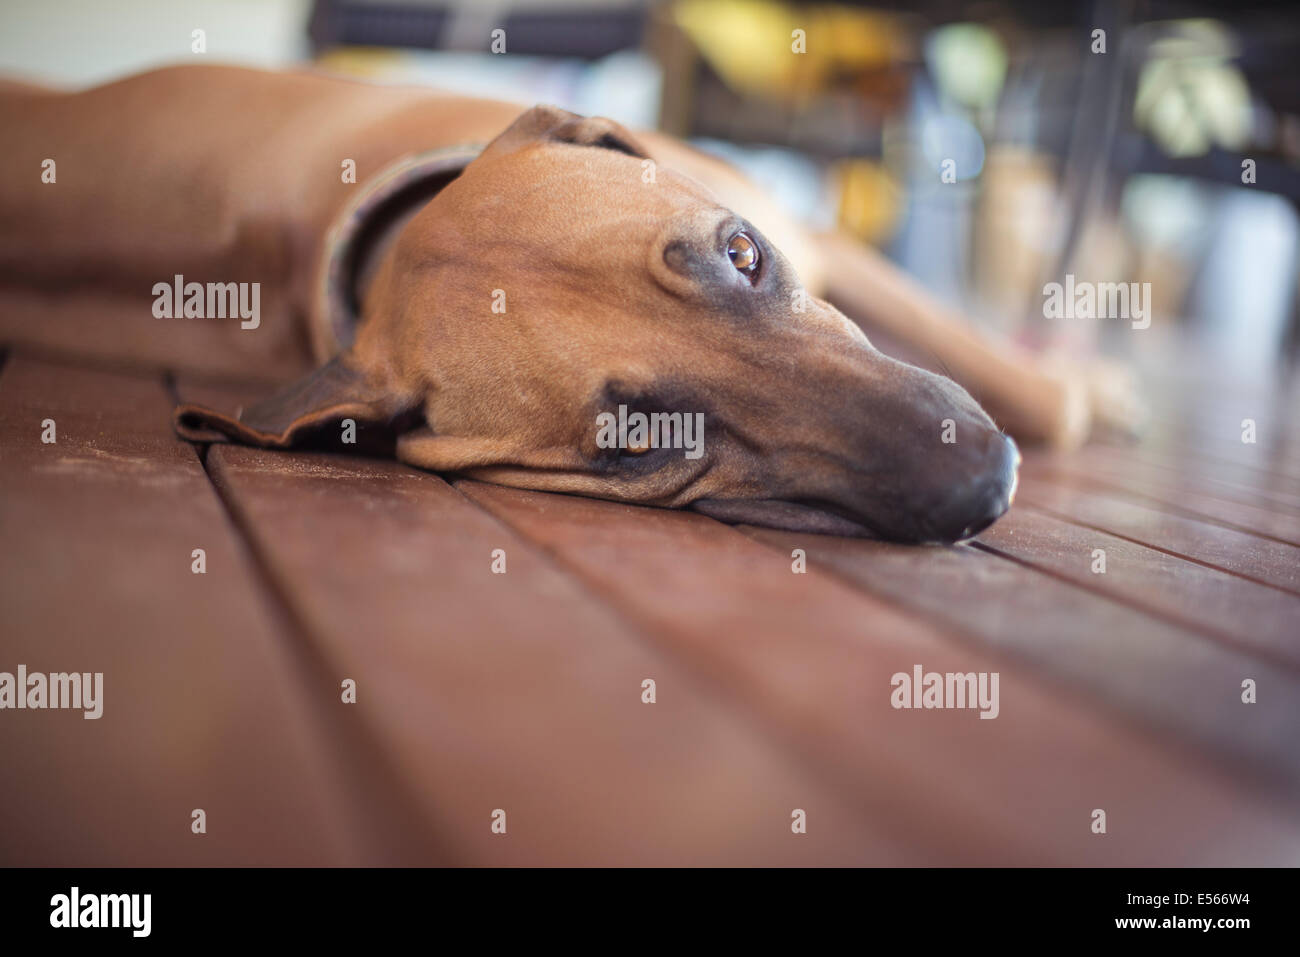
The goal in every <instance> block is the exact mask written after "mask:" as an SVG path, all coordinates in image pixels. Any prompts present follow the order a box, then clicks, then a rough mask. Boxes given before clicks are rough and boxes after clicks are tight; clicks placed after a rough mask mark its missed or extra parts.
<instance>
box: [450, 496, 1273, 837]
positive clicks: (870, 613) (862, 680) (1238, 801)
mask: <svg viewBox="0 0 1300 957" xmlns="http://www.w3.org/2000/svg"><path fill="white" fill-rule="evenodd" d="M458 487H459V488H462V489H463V490H464V491H465V492H466V494H467V495H469V496H470V497H471V498H472V499H473V500H474V501H476V502H479V503H481V504H482V505H484V507H486V508H489V509H491V510H492V511H493V512H494V513H495V514H497V515H499V516H501V517H502V518H503V520H505V521H506V522H508V523H509V524H510V525H511V526H512V527H514V528H516V529H518V530H519V531H520V533H521V534H523V535H525V536H526V537H528V538H529V539H530V540H532V541H535V542H537V543H538V544H539V545H541V546H543V547H544V548H546V549H547V550H548V551H549V552H551V553H552V554H554V555H556V556H557V558H559V559H560V560H561V561H563V562H564V563H565V565H566V566H568V567H570V568H572V569H573V570H574V571H575V572H576V573H577V574H579V575H581V576H582V577H583V579H584V580H585V581H587V582H588V583H589V584H590V585H591V586H592V587H593V588H595V589H597V590H599V591H600V592H601V593H603V594H608V595H609V596H610V597H611V600H614V601H616V602H618V603H619V604H620V605H622V606H623V607H625V608H626V609H627V610H628V613H629V614H632V615H635V616H636V617H637V618H638V620H641V621H644V622H646V623H647V625H649V626H651V627H653V628H654V630H655V633H656V635H658V636H659V640H660V641H661V642H663V644H664V647H665V648H667V649H669V650H670V651H671V653H673V654H674V655H675V656H677V657H678V658H680V659H683V660H689V661H691V662H694V663H695V665H696V667H698V668H700V669H701V670H702V671H703V672H704V673H705V674H706V676H707V677H708V679H709V680H711V681H712V682H713V683H714V684H715V686H717V687H718V689H719V693H727V694H730V695H734V696H735V697H736V698H737V699H739V700H740V701H743V702H744V703H745V706H746V707H747V708H748V709H749V711H750V712H751V713H752V714H753V715H754V718H755V720H756V721H758V722H759V724H760V725H761V726H762V727H764V728H766V729H767V732H768V733H769V734H772V735H778V736H781V737H784V738H786V739H787V740H789V741H791V742H792V743H794V744H795V745H796V746H797V747H799V748H800V750H801V751H803V752H804V753H806V754H808V755H809V756H810V757H811V758H814V759H815V760H817V761H819V762H821V763H822V764H823V765H825V766H826V767H827V768H828V769H838V771H839V773H840V774H841V775H842V778H843V781H844V786H845V787H846V788H848V789H850V790H851V793H853V794H854V795H855V797H856V800H858V801H859V802H860V804H861V805H862V806H863V807H864V808H867V809H870V810H871V811H872V813H873V814H874V815H876V816H887V817H888V818H889V819H891V820H893V821H895V822H896V823H897V825H898V826H899V827H900V828H904V829H906V830H908V831H910V830H912V829H914V828H915V827H916V826H917V824H918V823H919V824H920V825H921V826H922V827H923V828H925V829H926V830H927V831H928V833H929V835H930V837H931V839H939V840H941V841H942V843H943V845H944V846H945V847H946V848H947V849H948V853H949V860H950V861H952V862H959V861H963V860H970V859H979V860H982V861H984V862H985V863H1009V862H1026V861H1040V862H1041V861H1052V860H1064V859H1069V860H1073V861H1076V862H1093V863H1101V862H1106V863H1118V862H1130V863H1132V862H1139V861H1140V862H1146V863H1154V862H1163V863H1174V862H1188V861H1202V862H1204V861H1211V860H1220V861H1221V860H1227V859H1236V860H1245V859H1254V860H1277V859H1281V858H1280V857H1278V856H1275V855H1283V856H1284V855H1287V854H1294V840H1295V831H1294V829H1293V828H1292V826H1291V825H1290V824H1289V823H1283V822H1284V820H1285V816H1284V814H1283V812H1281V811H1280V810H1279V806H1278V805H1277V804H1275V803H1272V802H1271V801H1270V800H1268V799H1262V798H1261V799H1255V798H1250V797H1248V796H1247V794H1246V793H1245V792H1240V791H1238V790H1237V789H1236V787H1235V785H1233V784H1232V783H1231V779H1230V778H1229V777H1228V776H1226V775H1220V774H1219V773H1217V772H1214V771H1212V770H1210V769H1209V768H1208V767H1207V766H1206V765H1205V764H1204V763H1203V762H1200V761H1196V760H1191V761H1184V760H1183V759H1181V758H1176V757H1173V756H1171V755H1170V754H1167V753H1165V752H1163V751H1161V750H1160V749H1158V748H1156V747H1153V746H1151V745H1150V743H1149V742H1146V741H1144V740H1142V739H1141V738H1139V737H1138V736H1135V735H1133V734H1130V733H1128V732H1127V731H1126V730H1124V729H1123V728H1122V727H1121V726H1119V725H1117V724H1115V723H1113V722H1110V721H1107V720H1100V719H1098V717H1097V715H1096V714H1094V713H1091V712H1089V711H1088V710H1086V709H1081V708H1079V707H1077V706H1076V705H1075V704H1074V703H1066V702H1065V700H1064V699H1063V698H1062V696H1061V695H1060V694H1059V692H1057V690H1056V689H1055V688H1054V687H1052V686H1051V685H1050V684H1044V683H1041V682H1039V681H1037V680H1036V679H1034V678H1033V677H1031V676H1030V675H1029V674H1027V673H1026V671H1025V670H1023V669H1021V668H1019V667H1017V665H1016V664H1015V663H1014V662H1013V661H1012V660H1011V659H1010V656H1007V655H1003V654H998V653H992V652H990V651H989V650H988V649H982V648H978V647H972V646H971V645H970V644H968V643H964V642H962V641H959V640H954V639H953V637H952V636H951V633H950V632H948V631H946V630H941V629H937V628H935V627H934V626H932V625H931V624H928V623H926V622H925V621H922V620H919V619H918V618H916V617H915V616H910V615H908V614H906V613H903V612H901V611H899V610H897V609H895V608H892V607H890V606H888V605H886V604H884V603H882V602H880V601H878V600H875V599H873V598H871V597H869V596H867V595H864V594H861V593H859V592H857V591H855V590H854V589H852V588H850V587H848V586H847V585H844V584H841V583H840V582H839V581H837V580H835V579H833V578H830V577H828V576H826V575H824V574H822V573H820V572H818V571H814V572H810V573H808V574H805V575H798V574H794V573H792V570H791V558H790V549H789V548H787V547H786V546H787V545H788V544H789V542H785V541H783V543H782V548H781V550H780V551H777V550H773V549H770V548H769V547H767V546H766V545H763V544H761V543H759V542H756V541H753V540H751V539H749V538H747V537H746V536H744V535H742V534H741V533H740V532H738V531H737V530H736V529H732V528H729V527H726V526H723V525H721V524H719V523H717V522H714V521H712V520H710V519H707V518H705V517H703V516H701V515H697V514H691V513H683V512H669V511H658V510H650V511H647V510H645V509H639V508H634V507H629V506H622V505H617V504H613V503H607V502H598V501H592V500H588V499H580V498H572V497H564V496H553V495H542V494H539V493H532V492H523V491H516V490H511V489H503V488H499V487H495V486H489V485H483V484H479V483H471V482H462V483H458ZM772 534H774V535H775V534H778V533H772ZM825 541H826V542H828V543H834V544H843V545H845V546H846V547H849V546H852V545H854V544H858V543H854V542H851V541H849V540H840V539H826V540H825ZM902 551H903V552H907V553H910V554H913V555H916V556H919V558H920V560H922V561H924V559H925V558H926V557H927V556H930V557H934V556H937V555H941V554H943V553H944V551H943V550H927V549H906V548H905V549H902ZM813 554H814V551H813V550H810V551H809V557H810V559H812V556H813ZM982 558H983V559H985V560H986V562H985V563H986V564H994V563H996V561H997V560H996V559H993V558H992V557H990V556H982ZM813 561H814V563H815V559H814V560H813ZM1006 564H1008V565H1010V563H1006ZM1010 567H1014V566H1010ZM993 594H994V596H995V597H996V598H997V599H998V600H1003V599H1004V598H1005V595H1002V594H998V593H996V592H995V593H993ZM958 600H959V599H958ZM917 663H920V664H922V665H923V666H924V667H925V668H926V669H927V670H931V669H932V670H935V671H940V672H947V671H954V672H967V671H980V670H996V671H999V672H1000V673H1001V696H1002V701H1003V702H1004V710H1003V712H1002V714H1001V715H1000V716H999V717H998V718H997V719H996V720H992V721H985V720H980V719H978V718H977V717H976V715H975V714H974V713H972V712H970V711H913V710H897V709H894V708H892V707H891V706H890V703H889V691H890V679H891V676H892V675H893V674H895V673H897V672H900V671H903V672H910V671H911V669H912V667H913V665H914V664H917ZM1113 676H1114V675H1113V673H1112V677H1113ZM1257 800H1258V803H1256V801H1257ZM1243 802H1244V803H1243ZM1248 806H1249V808H1250V809H1249V810H1248V809H1247V808H1248ZM1095 807H1109V808H1122V809H1123V810H1122V812H1120V816H1121V817H1122V819H1123V820H1125V821H1126V822H1127V824H1126V830H1125V836H1124V839H1123V841H1115V842H1099V841H1095V840H1092V839H1091V838H1092V835H1091V834H1090V833H1089V832H1088V829H1087V827H1086V825H1084V826H1080V825H1081V824H1082V822H1083V821H1086V819H1087V815H1088V814H1089V813H1090V811H1091V809H1092V808H1095ZM1080 815H1081V816H1080ZM1205 819H1214V820H1221V821H1225V822H1230V826H1227V827H1225V829H1224V831H1223V834H1225V835H1226V834H1228V833H1231V834H1232V835H1234V837H1233V838H1231V839H1225V840H1223V841H1222V842H1221V841H1220V839H1219V838H1217V837H1214V836H1211V835H1209V834H1208V833H1206V832H1205V831H1204V829H1203V828H1202V827H1201V826H1200V825H1199V824H1197V823H1195V822H1196V821H1198V820H1205ZM1177 835H1182V837H1181V838H1180V837H1178V836H1177ZM1221 836H1222V835H1221ZM1238 840H1240V841H1241V842H1243V843H1241V844H1238V843H1237V841H1238ZM1275 841H1278V842H1280V843H1274V842H1275ZM1247 846H1249V848H1250V850H1246V847H1247Z"/></svg>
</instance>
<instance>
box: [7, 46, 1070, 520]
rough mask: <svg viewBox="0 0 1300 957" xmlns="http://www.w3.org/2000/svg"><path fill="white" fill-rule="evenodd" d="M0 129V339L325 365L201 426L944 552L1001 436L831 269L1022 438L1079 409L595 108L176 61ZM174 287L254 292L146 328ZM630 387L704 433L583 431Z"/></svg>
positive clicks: (1003, 444)
mask: <svg viewBox="0 0 1300 957" xmlns="http://www.w3.org/2000/svg"><path fill="white" fill-rule="evenodd" d="M0 122H3V124H4V126H5V128H6V129H7V130H8V131H9V132H10V138H11V140H13V141H15V145H14V146H13V147H12V148H10V149H9V150H7V151H5V153H4V154H3V156H2V157H0V172H2V173H3V175H2V176H0V210H2V211H3V221H4V223H5V224H6V225H5V227H4V229H3V232H2V233H0V306H2V308H0V315H3V316H4V319H3V331H4V334H5V337H6V339H8V340H9V341H17V342H26V343H35V344H40V345H43V346H46V347H51V346H53V347H56V348H59V349H61V350H63V351H75V352H78V353H80V354H83V355H84V354H90V355H96V356H106V357H114V358H118V359H120V358H123V357H126V358H129V359H131V360H132V361H134V362H137V363H151V364H157V365H165V366H167V367H172V368H188V369H200V370H209V371H224V372H231V371H235V372H241V373H262V374H266V375H274V376H282V375H286V374H289V373H292V372H298V371H301V370H302V366H303V362H304V359H305V357H306V356H307V355H308V354H310V353H314V355H315V356H316V358H317V359H318V360H321V361H324V360H328V361H325V364H324V365H323V366H322V367H321V368H319V369H318V370H317V371H315V372H312V373H310V374H309V375H307V376H306V377H305V378H304V379H302V380H301V381H299V382H298V383H296V384H295V385H293V386H291V387H289V388H287V389H285V390H283V391H281V392H280V393H278V394H277V395H275V396H274V397H272V398H271V399H269V400H267V401H265V402H263V403H260V404H258V405H256V406H254V407H253V408H250V409H248V410H245V411H244V412H243V413H242V414H239V415H236V416H230V415H226V414H223V413H220V412H217V411H213V410H208V409H200V408H197V407H183V408H181V409H179V410H178V415H177V423H178V429H179V431H180V432H181V434H182V435H185V436H187V437H190V438H194V439H209V440H210V439H213V438H221V437H224V438H229V439H233V440H235V441H240V442H246V443H250V444H256V445H261V446H267V447H292V446H296V445H303V444H310V443H316V444H319V443H320V442H321V441H322V440H323V441H325V442H326V443H327V444H329V445H331V447H338V446H339V441H340V439H339V437H340V435H341V434H343V433H342V429H343V428H344V427H345V426H347V425H351V426H352V427H353V428H354V429H355V430H358V431H360V432H361V433H363V434H365V435H367V436H370V437H372V438H373V437H374V436H376V435H384V436H390V437H391V438H392V439H393V440H394V441H395V443H396V446H395V447H396V454H397V456H398V457H399V458H400V459H402V460H403V461H406V462H409V463H412V464H414V465H418V466H421V467H424V468H428V469H433V470H437V471H446V472H458V473H464V474H468V475H471V476H474V477H476V478H481V479H484V480H486V481H491V482H497V483H501V484H507V485H514V486H519V487H524V488H533V489H545V490H553V491H561V492H572V493H578V494H584V495H592V496H597V497H601V498H609V499H616V500H620V501H627V502H639V503H645V504H653V505H660V506H670V507H686V506H692V507H695V508H697V509H699V510H700V511H703V512H706V513H708V514H712V515H715V516H718V517H720V518H724V519H727V520H734V521H750V522H756V523H762V524H767V525H774V526H778V527H788V528H797V529H806V530H812V531H830V532H843V533H862V532H864V531H866V532H870V533H875V534H877V535H881V536H884V537H888V538H892V539H899V540H905V541H941V542H949V541H954V540H958V539H961V538H965V537H968V536H970V535H972V534H974V533H976V532H978V531H979V530H980V529H982V528H984V527H985V526H987V525H988V524H989V523H991V522H992V521H994V520H995V519H996V518H997V517H998V516H999V515H1001V514H1002V512H1003V511H1005V509H1006V508H1007V507H1008V505H1009V502H1010V499H1011V496H1012V495H1013V494H1014V488H1015V480H1016V479H1015V476H1016V465H1017V464H1018V461H1019V456H1018V453H1017V452H1016V450H1015V446H1014V444H1012V443H1011V442H1010V440H1009V439H1007V438H1006V437H1005V436H1004V434H1003V433H1002V431H1001V430H1000V429H999V428H998V427H997V426H996V425H995V424H994V423H993V421H992V420H991V419H990V418H989V416H988V415H987V414H985V412H984V411H983V410H982V409H981V408H980V406H979V405H977V404H976V402H975V401H974V399H972V398H971V396H970V395H969V394H968V393H967V392H966V391H965V390H964V389H963V388H961V387H960V386H958V385H957V384H956V383H954V382H953V381H951V380H949V379H946V378H943V377H941V376H937V375H934V374H931V373H929V372H926V371H923V370H921V369H918V368H916V367H914V366H910V365H907V364H904V363H902V362H898V361H896V360H893V359H890V358H888V357H886V356H884V355H883V354H881V353H880V352H879V351H877V350H876V349H874V348H873V347H872V346H871V344H870V343H869V342H868V340H867V338H866V337H865V336H864V335H863V333H862V332H861V331H860V330H859V328H858V327H857V326H856V325H855V324H854V323H853V322H851V321H849V320H848V319H847V318H846V317H845V316H844V315H842V314H841V313H840V312H838V311H836V309H834V308H833V307H832V306H830V305H829V304H828V303H827V302H825V301H823V300H821V299H819V298H817V294H818V293H820V292H824V291H829V292H830V293H831V294H832V295H834V296H836V297H837V298H838V299H839V300H841V301H846V302H847V303H849V305H850V306H852V307H854V308H855V309H856V311H857V312H859V313H860V314H862V315H864V316H866V317H867V318H868V319H872V320H874V321H875V322H877V323H878V324H879V325H881V326H883V327H884V328H886V329H888V330H889V331H890V332H891V333H893V334H895V335H897V336H901V337H902V338H904V339H905V340H907V341H909V342H911V343H913V344H916V345H919V346H921V347H922V348H925V349H929V350H931V351H932V352H934V353H936V354H937V355H938V356H939V357H940V359H941V360H942V361H944V362H945V363H946V364H947V365H948V366H949V367H951V368H952V369H953V371H954V374H955V375H957V377H958V378H959V379H962V380H963V381H964V382H965V383H966V384H968V385H970V386H971V387H972V388H973V389H975V390H976V391H977V392H978V393H979V394H980V395H981V397H982V399H983V400H984V401H985V402H986V404H988V405H989V406H990V408H992V409H993V410H994V411H995V413H996V414H997V415H998V416H999V417H1000V418H1001V419H1002V420H1003V424H1004V425H1006V426H1008V427H1009V428H1010V429H1011V430H1013V431H1015V432H1016V434H1018V435H1021V436H1022V437H1027V438H1029V439H1048V440H1053V441H1058V442H1068V441H1072V440H1074V439H1076V438H1077V437H1078V436H1079V434H1080V431H1081V428H1082V427H1084V423H1086V416H1087V407H1086V403H1085V402H1083V401H1082V399H1081V397H1080V393H1079V392H1078V391H1077V390H1073V389H1072V388H1071V387H1069V386H1068V385H1067V384H1066V383H1064V382H1062V381H1060V380H1056V379H1053V378H1051V377H1048V376H1045V375H1042V374H1039V373H1038V372H1036V371H1034V370H1033V368H1032V367H1030V366H1028V365H1026V364H1025V363H1023V362H1022V361H1020V360H1018V359H1017V358H1016V357H1013V356H1010V355H1008V354H1007V353H1005V352H1003V351H1000V350H997V349H993V348H991V347H990V346H988V345H987V344H985V343H984V342H983V341H982V340H981V339H980V338H979V337H977V336H975V335H974V333H973V332H971V331H970V330H969V329H967V328H966V327H965V326H963V325H962V324H961V323H960V322H959V321H956V320H954V319H952V318H951V317H949V316H946V315H944V314H943V313H942V311H941V310H938V309H937V308H936V307H934V306H933V305H932V304H931V303H930V302H929V301H928V300H927V299H926V297H925V296H924V294H922V293H920V292H919V291H918V290H916V289H915V288H914V287H913V286H911V284H910V283H909V282H908V281H907V280H905V279H903V278H902V277H901V276H899V275H898V274H897V273H896V272H895V271H893V270H892V269H891V268H889V267H888V266H886V265H884V264H883V263H882V262H881V261H880V260H879V259H877V258H875V257H873V256H871V255H870V254H868V253H866V252H864V251H862V250H860V249H858V248H856V247H855V246H851V245H849V244H847V243H846V242H845V241H843V240H839V239H836V238H834V237H828V238H822V239H814V238H813V237H810V236H808V235H807V234H804V233H802V232H801V231H800V230H799V229H798V228H797V227H795V226H794V225H793V224H791V223H790V222H788V221H787V220H786V219H785V217H783V216H781V215H780V214H779V213H778V212H776V211H775V210H774V209H772V208H771V207H770V204H768V203H767V202H765V201H764V199H763V197H762V196H761V194H759V193H757V191H756V190H754V189H753V188H751V187H749V186H747V185H746V184H745V182H744V181H743V180H742V179H741V178H739V177H738V176H737V175H736V174H735V173H733V172H731V171H730V170H729V169H727V168H726V167H725V166H724V165H723V164H721V163H718V162H716V161H714V160H711V159H708V158H706V157H703V156H701V155H699V154H697V153H695V152H693V151H691V150H689V149H687V148H685V147H683V146H681V145H680V144H678V143H675V142H673V141H672V140H670V139H668V138H665V137H660V136H656V135H653V134H645V135H636V136H634V135H633V134H631V133H629V132H628V131H626V130H624V129H623V128H621V127H619V126H618V125H617V124H614V123H612V122H610V121H607V120H600V119H585V118H582V117H578V116H575V115H573V114H570V113H567V112H565V111H562V110H557V109H553V108H547V107H537V108H534V109H532V110H529V111H527V112H525V113H524V114H523V115H519V112H518V108H516V107H513V106H510V105H509V104H502V103H494V102H486V101H474V100H466V99H464V98H459V97H446V96H440V95H438V94H436V93H430V92H429V91H425V90H408V89H394V88H384V87H377V86H369V85H365V84H358V83H352V82H347V81H342V80H337V79H330V78H326V77H320V76H315V75H310V74H265V73H259V72H255V71H249V70H241V69H232V68H221V67H189V68H175V69H170V70H163V71H158V72H154V73H150V74H145V75H142V76H138V77H134V78H131V79H127V80H124V81H121V82H118V83H115V84H111V85H109V86H105V87H100V88H97V89H93V90H89V91H87V92H84V93H79V94H73V95H67V94H59V93H53V92H49V91H44V90H37V89H33V88H28V87H14V86H11V87H8V88H6V89H3V90H0ZM483 143H486V144H487V145H486V147H481V146H480V145H479V144H483ZM50 160H52V161H53V164H51V163H49V162H48V161H50ZM349 167H351V168H354V169H355V170H356V178H355V182H353V181H350V180H349V178H348V176H347V171H348V169H349ZM47 170H52V171H54V175H53V176H45V175H44V173H45V171H47ZM733 210H743V211H744V212H745V213H746V214H747V215H748V216H749V217H750V218H742V216H740V215H738V212H736V211H733ZM756 221H757V222H762V224H763V227H764V230H766V231H767V232H766V233H765V232H763V231H760V230H759V228H758V227H757V226H756V225H755V222H756ZM768 234H771V235H772V236H773V237H779V242H775V243H774V242H773V241H772V240H770V239H769V238H768ZM778 246H779V247H780V249H778ZM781 250H784V253H783V252H782V251H781ZM180 277H183V279H182V278H180ZM174 278H175V286H176V290H177V292H178V293H180V295H179V296H175V297H173V296H172V293H171V287H172V285H173V280H174ZM194 282H197V283H198V284H199V287H197V288H198V299H197V300H196V303H197V307H196V309H195V312H201V311H202V310H201V308H200V307H201V306H202V305H203V302H204V297H203V288H205V287H206V289H207V290H208V292H207V300H206V302H207V303H208V305H211V302H212V298H211V297H212V292H211V290H212V285H218V292H219V293H220V292H222V290H223V288H225V284H228V283H229V284H240V283H246V284H250V285H251V284H253V283H256V284H257V287H256V288H257V289H258V290H259V291H260V292H259V296H260V298H259V300H257V301H258V302H259V303H260V306H259V314H258V315H257V316H256V317H254V318H248V317H245V320H246V321H242V322H241V321H239V320H238V319H237V318H226V319H213V318H159V316H160V315H165V314H166V313H167V312H168V311H169V310H170V307H168V308H164V309H163V310H161V311H160V310H159V301H160V298H162V299H168V300H171V299H173V298H175V299H176V300H177V301H176V302H174V303H171V305H174V306H175V309H176V313H182V314H183V311H182V308H181V303H180V301H179V300H180V299H181V298H184V299H186V300H187V305H188V300H189V299H190V298H191V296H190V289H191V285H190V284H191V283H194ZM205 284H212V285H206V286H205ZM234 288H235V286H233V285H232V286H230V287H229V289H230V290H232V292H231V293H230V294H231V295H233V290H234ZM146 293H148V295H146ZM151 300H152V302H151ZM176 313H173V314H176ZM223 314H224V310H223ZM620 407H623V408H624V410H625V411H628V410H630V411H631V412H636V411H641V412H645V413H652V412H663V413H679V414H680V417H685V416H691V415H696V414H702V415H703V421H704V422H705V423H706V428H707V436H706V437H705V440H704V442H703V444H702V449H701V451H702V454H700V455H699V456H698V457H690V456H687V455H684V454H682V450H681V449H680V448H672V447H663V446H664V445H671V444H672V443H671V442H669V441H668V439H669V438H671V429H665V431H664V433H663V438H664V440H665V441H664V442H662V443H658V444H659V446H660V447H654V443H650V444H649V445H647V443H645V442H643V441H639V440H633V441H631V442H627V441H624V442H622V443H621V445H622V447H616V448H605V447H602V444H601V443H600V442H599V441H598V427H597V426H598V422H599V421H600V417H601V415H602V414H604V413H610V414H613V413H615V412H617V411H618V410H619V409H620ZM680 417H679V419H674V420H672V422H673V424H674V426H675V427H677V428H680V421H681V418H680ZM348 420H350V423H349V421H348Z"/></svg>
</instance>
